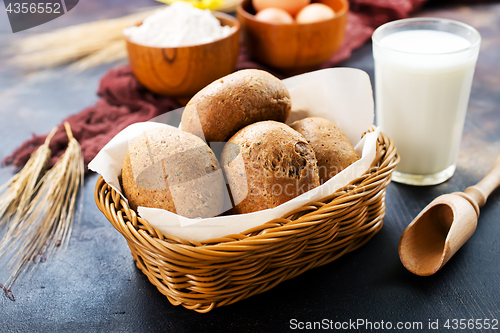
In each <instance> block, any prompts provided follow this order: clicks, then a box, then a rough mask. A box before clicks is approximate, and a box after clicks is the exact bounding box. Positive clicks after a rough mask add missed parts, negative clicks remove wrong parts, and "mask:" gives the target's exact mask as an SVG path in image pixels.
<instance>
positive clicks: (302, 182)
mask: <svg viewBox="0 0 500 333" xmlns="http://www.w3.org/2000/svg"><path fill="white" fill-rule="evenodd" d="M221 164H222V165H223V168H224V171H225V173H226V177H227V180H228V183H229V186H230V188H231V194H232V197H233V200H234V204H235V207H234V208H233V210H232V213H250V212H255V211H259V210H264V209H268V208H273V207H276V206H278V205H280V204H282V203H284V202H286V201H288V200H290V199H293V198H295V197H296V196H298V195H300V194H302V193H304V192H307V191H309V190H310V189H313V188H315V187H317V186H319V176H318V168H317V166H316V157H315V156H314V151H313V150H312V148H311V146H310V145H309V144H308V143H307V141H306V140H305V139H304V137H302V135H300V134H299V133H298V132H296V131H294V130H293V129H291V128H290V127H289V126H287V125H285V124H283V123H279V122H276V121H262V122H257V123H254V124H252V125H248V126H247V127H245V128H243V129H241V130H240V131H238V132H237V133H236V134H235V135H234V136H233V137H231V138H230V139H229V141H228V143H227V144H226V145H225V147H224V149H223V151H222V155H221Z"/></svg>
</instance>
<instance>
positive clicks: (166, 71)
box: [125, 12, 240, 104]
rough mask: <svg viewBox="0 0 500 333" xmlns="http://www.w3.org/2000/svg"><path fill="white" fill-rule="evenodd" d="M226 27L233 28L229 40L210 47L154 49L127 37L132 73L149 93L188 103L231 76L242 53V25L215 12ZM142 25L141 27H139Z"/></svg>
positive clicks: (212, 43)
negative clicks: (202, 91)
mask: <svg viewBox="0 0 500 333" xmlns="http://www.w3.org/2000/svg"><path fill="white" fill-rule="evenodd" d="M213 14H214V16H215V17H216V18H217V19H218V20H219V21H220V22H221V24H222V25H223V26H226V25H228V26H230V27H234V28H233V31H232V32H231V34H229V36H227V37H225V38H222V39H218V40H216V41H213V42H211V43H206V44H199V45H193V46H181V47H151V46H145V45H140V44H137V43H134V42H132V41H131V40H130V39H129V38H127V37H126V36H125V40H126V43H127V51H128V59H129V62H130V66H131V68H132V71H133V73H134V75H135V77H136V78H137V80H139V82H140V83H142V84H143V85H144V86H145V87H146V88H147V89H149V90H151V91H152V92H155V93H157V94H161V95H166V96H172V97H174V98H176V99H177V100H179V101H180V102H181V103H184V104H185V103H186V102H187V101H188V100H189V99H190V98H191V97H192V96H193V95H194V94H196V93H197V92H198V91H199V90H201V89H202V88H204V87H205V86H207V85H208V84H209V83H212V82H213V81H215V80H217V79H219V78H221V77H223V76H225V75H227V74H230V73H232V72H233V71H234V70H235V68H236V61H237V60H238V52H239V40H238V39H239V31H240V23H239V21H238V20H237V19H236V18H235V17H233V16H231V15H228V14H224V13H219V12H214V13H213ZM139 24H140V23H139Z"/></svg>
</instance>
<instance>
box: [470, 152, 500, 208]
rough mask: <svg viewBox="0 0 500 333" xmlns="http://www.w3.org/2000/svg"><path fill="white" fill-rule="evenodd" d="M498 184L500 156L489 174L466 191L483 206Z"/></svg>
mask: <svg viewBox="0 0 500 333" xmlns="http://www.w3.org/2000/svg"><path fill="white" fill-rule="evenodd" d="M498 186H500V156H499V157H498V158H497V159H496V161H495V163H494V164H493V167H492V168H491V170H490V171H489V172H488V174H487V175H486V176H485V177H484V178H483V179H481V181H480V182H479V183H477V184H476V185H474V186H470V187H468V188H467V189H465V191H464V192H465V193H466V194H468V195H469V196H470V197H472V199H474V201H476V202H477V204H478V205H479V207H483V206H484V204H485V203H486V200H487V199H488V196H489V195H490V194H491V192H493V191H494V190H495V189H496V188H497V187H498Z"/></svg>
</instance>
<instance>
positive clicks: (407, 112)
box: [374, 30, 477, 182]
mask: <svg viewBox="0 0 500 333" xmlns="http://www.w3.org/2000/svg"><path fill="white" fill-rule="evenodd" d="M470 46H471V43H470V42H469V41H468V40H467V39H465V38H463V37H460V36H457V35H454V34H451V33H448V32H442V31H434V30H405V31H399V32H394V33H392V34H389V35H387V36H385V37H383V38H381V39H380V40H379V41H378V42H377V43H374V58H375V87H376V108H377V124H378V125H379V126H380V127H381V130H382V131H383V132H384V133H386V134H387V135H388V136H389V137H390V138H391V139H393V140H394V143H395V145H396V147H397V150H398V153H399V155H400V156H401V162H400V164H399V165H398V167H397V168H396V171H397V172H396V174H397V173H403V174H411V175H423V176H426V175H429V176H432V175H435V174H437V173H440V172H443V171H444V170H446V169H448V173H450V172H451V174H449V176H447V177H446V179H447V178H449V177H451V175H452V174H453V172H454V170H455V164H456V160H457V155H458V151H459V146H460V139H461V136H462V130H463V125H464V121H465V114H466V110H467V104H468V101H469V94H470V89H471V85H472V77H473V74H474V67H475V63H476V59H477V50H476V52H475V53H474V52H471V50H470ZM395 180H397V179H395ZM444 180H445V179H443V180H440V181H439V182H441V181H444Z"/></svg>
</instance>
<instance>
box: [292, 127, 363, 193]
mask: <svg viewBox="0 0 500 333" xmlns="http://www.w3.org/2000/svg"><path fill="white" fill-rule="evenodd" d="M290 127H291V128H293V129H294V130H296V131H297V132H299V133H300V134H302V136H303V137H304V138H305V139H306V140H307V142H309V144H310V145H311V147H312V149H313V150H314V153H315V154H316V159H317V160H318V171H319V178H320V180H321V184H323V183H324V182H326V181H327V180H329V179H330V178H332V177H333V176H335V175H336V174H338V173H339V172H340V171H342V170H344V169H345V168H347V167H348V166H349V165H351V164H352V163H354V162H356V161H357V160H359V156H358V154H357V153H356V151H355V150H354V148H353V147H352V145H351V143H350V142H349V140H348V139H347V137H346V136H345V134H344V132H342V131H341V130H340V129H339V128H338V127H337V126H336V125H335V124H334V123H333V122H331V121H330V120H328V119H325V118H320V117H309V118H304V119H301V120H297V121H295V122H294V123H292V124H291V125H290Z"/></svg>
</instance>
